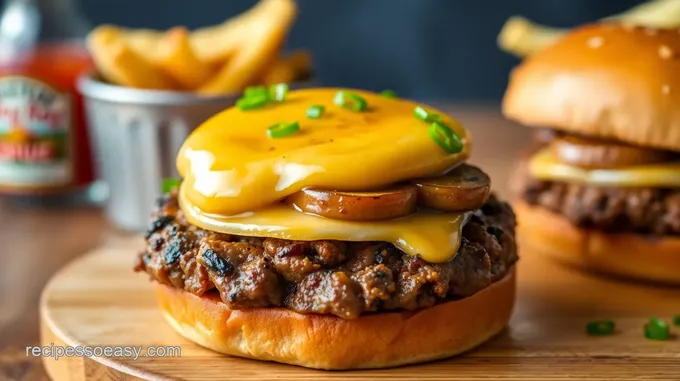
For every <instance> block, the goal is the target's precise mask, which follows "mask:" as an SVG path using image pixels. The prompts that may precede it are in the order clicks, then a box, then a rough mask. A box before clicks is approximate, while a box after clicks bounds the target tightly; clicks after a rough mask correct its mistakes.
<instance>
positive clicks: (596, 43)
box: [588, 36, 604, 49]
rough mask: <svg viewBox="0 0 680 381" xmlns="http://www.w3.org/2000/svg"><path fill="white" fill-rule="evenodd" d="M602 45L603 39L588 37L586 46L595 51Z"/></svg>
mask: <svg viewBox="0 0 680 381" xmlns="http://www.w3.org/2000/svg"><path fill="white" fill-rule="evenodd" d="M603 44H604V38H602V37H600V36H595V37H590V38H589V39H588V46H589V47H591V48H593V49H597V48H599V47H600V46H602V45H603Z"/></svg>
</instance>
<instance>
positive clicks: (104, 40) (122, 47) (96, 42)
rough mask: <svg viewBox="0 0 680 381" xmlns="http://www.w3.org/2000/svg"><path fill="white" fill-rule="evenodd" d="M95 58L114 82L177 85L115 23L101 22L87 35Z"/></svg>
mask: <svg viewBox="0 0 680 381" xmlns="http://www.w3.org/2000/svg"><path fill="white" fill-rule="evenodd" d="M87 43H88V47H89V50H90V52H91V53H92V56H93V59H94V61H95V63H96V65H97V67H98V68H99V71H100V73H101V74H102V76H104V78H105V79H106V80H108V81H110V82H112V83H115V84H118V85H121V86H129V87H138V88H145V89H159V90H169V89H175V88H176V85H175V84H174V83H173V81H172V80H171V79H170V78H168V77H167V76H165V75H164V74H163V73H162V72H160V71H159V70H156V69H155V68H154V67H153V66H152V65H151V64H150V63H149V62H148V61H146V60H145V59H144V58H143V57H141V56H139V55H138V54H137V53H136V52H135V51H134V50H132V49H131V48H130V47H129V46H128V45H127V43H126V40H125V38H124V36H123V33H121V31H120V30H119V29H118V28H115V27H112V26H107V25H105V26H100V27H98V28H96V29H95V30H93V31H92V32H91V33H90V35H89V36H88V39H87Z"/></svg>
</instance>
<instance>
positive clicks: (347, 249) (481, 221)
mask: <svg viewBox="0 0 680 381" xmlns="http://www.w3.org/2000/svg"><path fill="white" fill-rule="evenodd" d="M516 261H517V249H516V245H515V216H514V214H513V212H512V210H511V209H510V207H509V206H508V205H507V204H505V203H502V202H500V201H499V200H498V199H496V197H495V196H493V195H492V196H491V198H490V199H489V201H488V202H487V203H486V204H485V205H484V206H483V207H482V208H481V209H480V210H478V211H477V212H475V214H474V215H472V217H471V219H470V221H469V222H468V223H467V224H466V225H465V227H464V228H463V237H462V240H461V246H460V249H459V251H458V255H456V257H455V258H453V259H452V260H451V261H449V262H446V263H442V264H432V263H427V262H425V261H424V260H422V259H421V258H420V257H416V256H411V255H408V254H405V253H403V252H402V251H401V250H399V249H397V248H396V247H394V246H393V245H392V244H389V243H385V242H344V241H289V240H281V239H274V238H255V237H241V236H235V235H229V234H221V233H215V232H211V231H207V230H203V229H200V228H198V227H195V226H192V225H190V224H189V223H188V222H187V221H186V219H185V218H184V216H183V214H182V211H181V210H180V209H179V207H178V204H177V198H176V195H174V194H173V195H166V196H164V197H163V198H162V199H161V200H160V201H159V207H158V210H157V211H156V213H155V215H154V219H153V222H152V223H151V224H150V227H149V231H148V233H147V246H146V250H145V251H144V252H142V253H140V255H139V258H138V261H137V264H136V266H135V270H136V271H145V272H147V273H148V274H149V275H150V276H151V278H152V279H154V280H156V281H158V282H160V283H163V284H166V285H170V286H173V287H177V288H181V289H184V290H186V291H188V292H191V293H193V294H196V295H202V294H204V293H206V292H212V291H211V290H213V289H215V290H216V291H217V292H219V294H220V297H221V299H222V301H224V303H225V304H227V306H229V308H231V309H244V308H251V307H275V306H280V307H287V308H290V309H293V310H295V311H297V312H301V313H320V314H330V315H335V316H339V317H342V318H356V317H358V316H359V315H360V314H362V313H364V312H381V311H388V310H398V309H407V310H413V309H417V308H424V307H430V306H433V305H434V304H436V303H438V302H441V301H443V300H446V299H455V298H460V297H465V296H469V295H472V294H474V293H476V292H478V291H480V290H482V289H484V288H485V287H487V286H489V285H490V284H491V283H493V282H495V281H496V280H499V279H500V278H502V277H503V276H504V275H505V274H506V273H507V271H508V270H509V268H510V267H511V266H512V265H513V264H514V263H515V262H516Z"/></svg>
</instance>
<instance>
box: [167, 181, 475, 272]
mask: <svg viewBox="0 0 680 381" xmlns="http://www.w3.org/2000/svg"><path fill="white" fill-rule="evenodd" d="M179 202H180V207H181V208H182V210H183V211H184V214H185V216H186V218H187V220H188V221H189V223H191V224H192V225H196V226H198V227H201V228H203V229H206V230H211V231H215V232H220V233H227V234H234V235H242V236H251V237H270V238H280V239H290V240H299V241H313V240H341V241H355V242H363V241H384V242H389V243H392V244H393V245H394V246H396V247H397V248H399V249H401V250H402V251H404V252H405V253H407V254H410V255H418V256H420V257H421V258H422V259H423V260H425V261H427V262H430V263H442V262H446V261H449V260H451V259H452V258H453V257H455V256H456V254H457V253H458V249H459V248H460V242H461V236H462V229H463V226H464V224H465V222H467V219H468V216H469V215H470V213H424V212H417V213H413V214H411V215H409V216H406V217H403V218H399V219H394V220H385V221H370V222H353V221H342V220H334V219H329V218H324V217H319V216H315V215H310V214H305V213H301V212H298V211H296V210H294V209H292V208H291V207H289V206H286V205H283V204H280V203H277V204H275V205H273V206H269V207H266V208H263V209H260V210H258V211H256V212H247V213H242V214H239V215H235V216H221V215H215V214H207V213H204V212H202V211H201V210H200V209H199V208H197V207H195V206H191V205H189V202H188V200H187V197H186V192H185V187H184V186H182V187H181V189H180V194H179Z"/></svg>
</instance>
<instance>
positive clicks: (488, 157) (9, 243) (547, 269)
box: [0, 107, 680, 381]
mask: <svg viewBox="0 0 680 381" xmlns="http://www.w3.org/2000/svg"><path fill="white" fill-rule="evenodd" d="M455 110H457V111H455ZM455 110H454V111H452V115H454V116H456V117H457V118H459V119H460V120H461V121H462V122H463V123H464V124H465V125H466V126H468V128H469V129H470V130H471V132H472V134H473V136H474V147H473V158H472V162H474V163H475V164H478V165H480V166H481V167H482V168H484V170H485V171H487V172H488V173H489V174H490V175H491V178H492V179H493V182H494V186H495V188H496V190H497V191H498V192H499V193H500V194H501V195H502V196H504V197H507V196H508V190H507V189H508V187H507V182H508V179H509V174H510V170H511V167H512V163H513V159H514V157H515V156H516V155H517V154H518V153H519V152H520V151H521V149H522V148H523V147H524V146H526V145H527V144H528V143H529V141H530V133H529V131H528V130H527V129H524V128H519V127H517V126H515V125H513V124H512V123H509V122H507V121H504V120H503V118H502V117H501V115H500V114H499V113H498V111H497V109H496V108H493V107H486V108H484V107H474V108H469V107H465V108H463V107H456V108H455ZM126 236H128V237H129V234H124V233H122V232H120V231H117V230H116V229H115V228H113V227H112V226H111V225H110V224H108V223H107V221H106V220H105V218H104V216H103V215H102V213H101V212H100V211H99V210H97V209H78V210H72V209H69V210H66V209H65V210H48V211H45V210H25V209H17V208H11V207H10V206H8V205H6V204H0V381H4V380H46V379H47V376H46V374H45V372H44V369H43V367H42V365H41V364H40V361H39V360H38V359H37V358H33V357H26V354H25V351H26V346H29V345H37V344H38V339H39V337H38V336H39V332H38V300H39V296H40V292H41V290H42V288H43V286H44V284H45V283H46V282H47V280H48V279H49V278H50V276H51V275H52V274H53V273H54V272H55V271H57V270H58V269H59V268H60V267H61V266H63V265H64V264H66V263H67V262H69V261H70V260H72V259H74V258H76V257H78V256H79V255H81V254H83V253H85V252H86V251H88V250H91V249H93V248H95V247H97V246H98V245H102V244H104V243H110V242H111V241H115V240H119V239H124V238H125V237H126ZM140 245H141V238H140ZM519 270H520V271H519V274H520V279H521V281H520V290H521V289H522V288H523V287H524V288H527V287H529V286H532V287H533V288H532V290H533V289H541V286H540V285H542V284H545V285H546V286H545V290H543V291H541V292H540V293H537V294H536V295H535V298H532V301H531V302H530V303H524V304H522V308H521V309H520V310H519V311H518V312H517V314H526V313H532V314H535V313H536V311H540V310H542V309H547V308H548V307H549V306H550V307H551V308H552V309H553V310H554V309H555V308H559V309H560V310H561V311H564V314H565V316H573V317H574V318H575V319H578V318H579V316H580V315H583V314H582V312H583V311H592V310H593V309H596V308H598V300H599V299H598V298H603V297H607V295H612V294H613V295H617V297H618V298H620V300H621V303H618V304H616V307H615V308H613V309H612V310H608V311H602V314H603V316H616V313H617V311H623V310H630V309H631V308H637V309H639V313H640V314H641V315H645V314H647V313H649V311H654V307H655V305H657V303H660V302H664V301H665V302H666V304H667V301H668V300H669V298H677V297H678V293H677V291H675V290H671V289H664V288H655V287H646V286H640V285H632V284H624V283H620V282H615V281H611V280H603V279H598V278H596V277H593V276H591V275H587V274H581V273H574V272H573V271H571V270H570V269H566V268H563V267H560V266H557V265H555V264H554V263H551V262H548V261H545V260H544V259H543V258H541V257H539V256H525V257H523V259H522V261H521V262H520V266H519ZM131 271H132V270H131ZM537 286H538V287H537ZM575 295H580V296H583V295H587V297H585V298H584V297H580V298H576V297H574V296H575ZM675 300H678V299H675ZM679 301H680V300H679ZM677 312H678V313H680V303H679V304H678V311H677ZM645 316H646V315H645ZM524 328H525V329H550V330H559V329H560V326H559V324H558V322H556V321H552V320H550V319H546V320H545V321H541V322H538V324H536V325H535V326H532V327H524ZM517 332H518V334H522V330H521V329H520V330H519V331H517ZM565 334H566V333H565ZM604 345H606V344H604ZM631 345H634V344H633V343H631ZM659 348H660V349H659V350H662V347H661V346H660V347H659ZM576 352H578V350H576ZM575 355H576V357H578V356H579V354H578V353H575ZM679 356H680V354H679ZM545 357H550V353H545ZM663 361H671V362H669V363H667V364H666V365H668V366H675V367H676V368H673V369H677V370H678V371H679V373H678V377H679V378H680V369H679V368H677V367H678V364H680V357H677V358H675V359H674V360H668V359H665V360H664V359H654V358H644V359H635V358H601V359H593V358H589V359H586V361H583V362H582V363H583V364H584V366H587V365H586V364H589V363H590V364H592V367H593V369H598V371H597V373H593V374H599V375H603V374H608V373H609V372H611V374H612V376H616V375H618V376H621V375H625V374H626V372H632V371H639V370H640V369H641V367H642V368H644V367H645V366H656V367H658V366H664V364H665V363H663ZM612 365H615V366H612ZM532 366H536V367H540V366H546V362H545V361H544V359H543V358H540V357H539V358H536V362H535V365H532ZM606 366H611V368H606ZM603 367H604V368H603ZM509 369H510V371H509V372H510V373H508V375H509V377H510V378H513V379H521V374H522V372H521V367H520V368H517V367H513V364H509ZM655 369H656V368H655ZM594 371H595V370H594ZM555 372H559V370H557V369H556V370H555ZM565 377H568V375H565Z"/></svg>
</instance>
